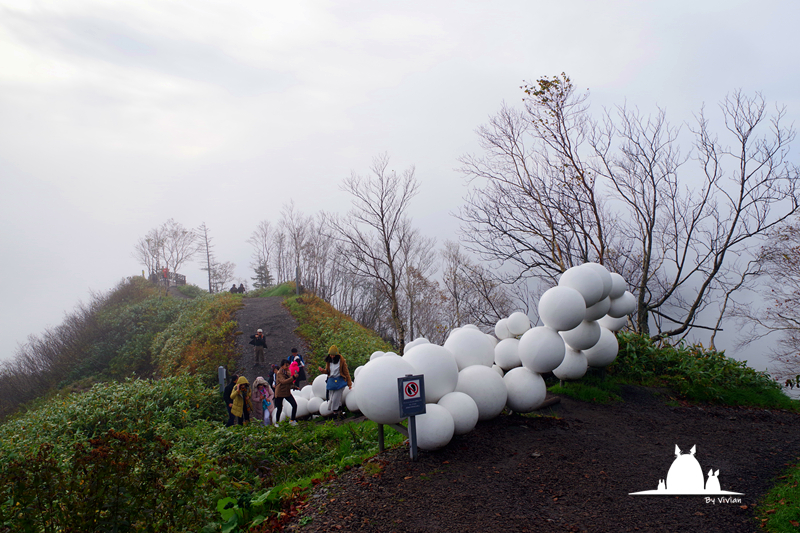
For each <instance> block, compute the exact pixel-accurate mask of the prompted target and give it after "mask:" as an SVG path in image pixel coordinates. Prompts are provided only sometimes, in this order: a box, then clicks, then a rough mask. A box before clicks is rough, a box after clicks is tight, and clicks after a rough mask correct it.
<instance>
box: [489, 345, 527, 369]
mask: <svg viewBox="0 0 800 533" xmlns="http://www.w3.org/2000/svg"><path fill="white" fill-rule="evenodd" d="M494 364H496V365H497V366H499V367H500V368H502V369H503V370H506V371H508V370H511V369H512V368H516V367H518V366H520V365H521V364H522V361H520V360H519V340H518V339H503V340H501V341H500V342H498V343H497V346H495V347H494Z"/></svg>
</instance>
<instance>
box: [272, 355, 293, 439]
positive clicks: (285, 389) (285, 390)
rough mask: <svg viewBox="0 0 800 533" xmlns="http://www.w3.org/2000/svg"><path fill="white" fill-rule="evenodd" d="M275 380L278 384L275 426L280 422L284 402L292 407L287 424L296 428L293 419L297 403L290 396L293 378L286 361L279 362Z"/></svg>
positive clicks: (276, 389)
mask: <svg viewBox="0 0 800 533" xmlns="http://www.w3.org/2000/svg"><path fill="white" fill-rule="evenodd" d="M275 380H276V381H277V382H278V386H277V387H276V388H275V408H276V410H277V412H276V418H275V425H276V426H277V425H278V423H279V422H280V421H281V412H282V411H283V401H284V400H286V403H288V404H289V405H291V406H292V416H290V417H289V424H291V425H293V426H296V425H297V422H296V421H295V419H296V418H297V402H296V401H295V399H294V396H292V385H294V377H293V376H292V375H291V374H290V373H289V360H288V359H284V360H283V361H281V368H280V370H278V373H277V374H275Z"/></svg>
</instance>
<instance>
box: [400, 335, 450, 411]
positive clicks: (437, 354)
mask: <svg viewBox="0 0 800 533" xmlns="http://www.w3.org/2000/svg"><path fill="white" fill-rule="evenodd" d="M403 359H405V360H406V361H408V362H409V363H410V364H411V366H413V367H414V368H416V369H417V373H420V374H424V375H425V402H426V403H436V402H438V401H439V398H441V397H442V396H444V395H445V394H447V393H449V392H453V391H454V390H456V384H457V383H458V365H457V364H456V358H455V357H453V354H452V353H451V352H450V350H448V349H447V348H445V347H444V346H439V345H438V344H420V345H418V346H415V347H414V348H412V349H410V350H408V351H407V352H406V353H405V355H403Z"/></svg>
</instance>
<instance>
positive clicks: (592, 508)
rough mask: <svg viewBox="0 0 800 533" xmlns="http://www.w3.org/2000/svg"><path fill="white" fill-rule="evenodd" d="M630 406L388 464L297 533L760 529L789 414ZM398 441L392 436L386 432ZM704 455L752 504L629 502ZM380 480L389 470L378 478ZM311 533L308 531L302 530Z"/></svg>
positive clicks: (323, 491) (569, 406)
mask: <svg viewBox="0 0 800 533" xmlns="http://www.w3.org/2000/svg"><path fill="white" fill-rule="evenodd" d="M623 398H624V399H625V402H624V403H620V404H615V405H605V406H603V405H593V404H587V403H584V402H580V401H576V400H572V399H570V398H566V397H564V398H562V401H561V403H560V404H558V405H555V406H553V407H552V408H551V409H550V410H549V412H548V413H543V414H551V415H555V417H540V418H531V417H522V416H505V415H503V416H500V417H498V418H496V419H494V420H491V421H488V422H482V423H479V424H478V427H477V428H476V430H474V431H473V432H471V433H469V434H467V435H463V436H460V437H456V438H454V439H453V441H451V443H450V444H449V445H448V446H447V447H446V448H445V449H443V450H440V451H437V452H422V453H421V454H420V458H419V460H418V461H417V462H415V463H414V462H411V461H410V459H409V458H408V449H407V447H406V448H403V449H396V450H391V451H389V452H386V453H384V454H382V455H379V456H378V457H376V458H375V459H373V461H372V464H371V465H367V466H366V467H360V468H357V469H353V470H351V471H349V472H347V473H346V474H345V475H343V476H341V477H340V478H339V479H336V480H333V481H331V482H328V483H323V484H321V485H319V486H318V487H317V488H316V489H315V491H314V493H313V494H312V495H311V496H310V497H309V499H308V500H307V506H306V507H305V508H304V509H303V511H302V513H301V515H299V516H298V517H297V519H296V520H295V521H294V522H293V523H292V524H290V526H289V528H288V529H289V530H291V531H303V532H307V533H311V532H321V531H370V532H393V531H398V532H422V531H458V532H485V531H492V532H497V533H499V532H505V531H531V532H533V531H536V532H551V531H552V532H556V531H558V532H564V531H587V532H614V533H616V532H626V531H654V532H701V531H702V532H720V533H732V532H740V531H757V530H758V527H757V526H756V524H755V522H754V520H753V518H752V517H753V515H754V504H755V503H756V501H757V500H758V499H759V497H760V496H761V495H763V494H764V492H765V491H766V490H767V489H768V488H769V487H770V486H771V485H772V484H773V478H774V477H775V476H778V475H779V474H780V473H781V472H782V471H783V470H784V469H785V468H786V465H787V464H788V463H791V462H794V461H795V460H796V458H797V457H798V455H800V425H798V423H799V422H800V418H798V415H796V414H791V413H784V412H775V411H763V410H754V409H735V408H721V407H697V406H689V405H681V406H670V405H668V404H667V403H666V402H665V401H664V399H663V397H660V396H658V395H657V393H654V392H653V391H649V390H647V389H641V388H635V387H627V388H626V389H625V390H624V391H623ZM387 431H391V430H387ZM676 444H677V445H678V446H679V447H680V448H681V450H682V451H683V452H684V453H687V452H688V451H689V450H690V449H691V447H692V446H694V445H696V446H697V453H696V459H697V461H698V462H699V463H700V466H701V468H702V469H703V474H704V477H705V476H706V474H707V472H708V470H709V469H712V468H713V469H714V470H717V469H719V470H720V474H719V481H720V486H721V488H722V489H723V490H728V491H735V492H741V493H744V496H738V497H735V498H740V499H741V501H734V502H733V503H722V502H721V501H718V500H717V499H716V498H718V497H716V498H713V500H714V502H716V503H711V502H708V501H706V499H705V497H703V496H630V495H629V493H630V492H637V491H643V490H650V489H655V488H656V487H657V485H658V481H659V480H660V479H664V478H666V476H667V472H668V471H669V469H670V466H671V465H672V462H673V460H674V458H675V456H674V449H675V445H676ZM376 472H377V473H376ZM301 523H302V524H304V526H302V527H301V526H300V524H301Z"/></svg>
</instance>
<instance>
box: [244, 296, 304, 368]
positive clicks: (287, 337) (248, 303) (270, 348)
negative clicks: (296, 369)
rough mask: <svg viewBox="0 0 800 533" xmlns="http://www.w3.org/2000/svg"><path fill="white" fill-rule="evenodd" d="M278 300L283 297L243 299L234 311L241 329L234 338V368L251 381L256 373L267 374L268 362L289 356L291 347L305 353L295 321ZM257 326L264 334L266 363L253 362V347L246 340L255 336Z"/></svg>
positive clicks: (276, 361)
mask: <svg viewBox="0 0 800 533" xmlns="http://www.w3.org/2000/svg"><path fill="white" fill-rule="evenodd" d="M281 302H283V297H282V296H272V297H268V298H244V299H243V300H242V303H243V304H244V307H243V308H242V309H240V310H239V311H237V312H236V320H237V321H238V322H239V331H241V332H242V334H241V335H239V336H237V337H236V353H237V354H238V356H239V358H238V366H237V371H238V372H240V373H241V372H244V375H245V376H246V377H247V379H248V380H249V381H250V383H252V382H253V380H255V378H256V377H258V376H263V377H266V375H267V374H268V373H269V369H270V365H271V364H273V363H275V364H277V363H278V362H279V361H280V360H281V359H285V358H287V357H289V355H290V354H291V350H292V348H297V349H298V350H300V352H301V353H305V352H306V347H305V344H304V343H303V341H302V339H300V337H298V336H297V335H295V334H294V330H295V329H296V328H297V322H296V321H295V320H294V318H293V317H292V316H291V315H290V314H289V311H287V310H286V308H284V307H283V305H282V304H281ZM259 328H260V329H263V330H264V334H265V335H266V337H267V349H266V350H265V353H264V357H265V359H266V363H262V364H261V365H256V364H255V359H254V355H253V346H251V345H250V344H249V342H250V335H255V333H256V331H257V330H258V329H259Z"/></svg>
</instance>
